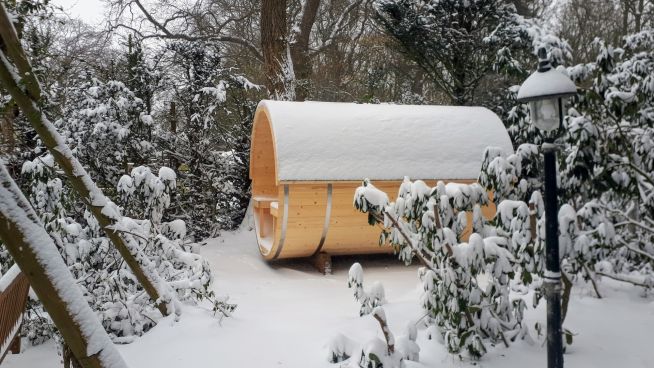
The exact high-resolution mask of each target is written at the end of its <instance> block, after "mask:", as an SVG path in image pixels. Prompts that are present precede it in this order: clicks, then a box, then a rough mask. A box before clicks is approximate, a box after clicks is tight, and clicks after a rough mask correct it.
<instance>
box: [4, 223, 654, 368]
mask: <svg viewBox="0 0 654 368" xmlns="http://www.w3.org/2000/svg"><path fill="white" fill-rule="evenodd" d="M202 253H203V255H204V256H206V257H207V258H208V259H209V261H210V263H211V265H212V267H213V271H214V276H215V285H214V288H215V290H216V292H217V294H228V295H229V296H230V301H231V302H234V303H237V304H238V308H237V310H236V312H235V313H234V316H233V317H232V318H226V319H224V320H223V321H222V323H219V321H218V320H217V319H216V318H214V317H212V315H211V312H210V311H209V310H207V309H203V308H198V307H191V306H187V307H185V309H184V312H183V315H182V317H181V319H180V320H179V321H178V322H175V321H174V320H173V318H172V317H170V318H167V319H165V320H163V321H161V322H160V323H159V325H158V326H156V327H155V328H154V330H153V331H151V332H149V333H147V334H146V335H145V336H143V337H141V338H139V339H137V340H136V341H135V342H134V343H132V344H129V345H121V346H118V348H119V351H120V352H121V353H122V354H123V356H124V358H125V360H126V361H127V363H128V365H129V366H130V367H133V368H134V367H142V368H146V367H159V368H167V367H170V368H173V367H175V368H179V367H234V368H236V367H248V368H249V367H253V368H254V367H257V368H258V367H264V368H267V367H297V368H306V367H330V368H335V367H338V366H339V365H338V364H330V363H328V362H327V360H326V357H327V344H328V342H329V340H330V339H331V338H332V337H333V336H335V335H337V334H338V333H343V334H344V335H346V336H348V337H349V338H351V339H353V340H355V341H358V342H361V343H365V342H366V341H367V340H369V339H370V338H371V337H373V336H379V337H382V335H381V332H380V330H379V326H378V324H377V322H376V321H375V320H373V318H372V317H370V316H366V317H359V316H358V311H359V306H358V305H357V303H356V302H355V301H354V298H353V297H352V292H351V290H350V289H348V288H347V285H346V280H347V271H348V269H349V267H350V265H351V264H352V263H353V262H360V263H361V264H362V265H363V269H364V277H365V280H364V284H367V285H368V286H369V285H370V284H371V283H372V282H374V281H381V282H382V283H383V284H384V287H385V290H386V299H387V300H388V302H389V303H388V304H387V305H386V306H385V310H386V315H387V317H388V320H389V324H390V327H391V329H392V330H393V331H394V332H395V334H396V336H397V335H401V334H402V333H403V331H404V327H405V326H406V324H407V323H408V322H409V321H411V320H415V319H417V318H420V317H421V315H422V313H421V311H420V308H419V306H418V303H417V298H418V296H419V294H420V289H419V284H418V279H417V267H416V266H411V267H405V266H403V265H402V264H400V263H399V262H398V261H397V260H395V259H394V258H393V257H392V256H375V257H371V256H367V257H341V258H336V259H335V260H334V265H333V270H334V274H333V275H329V276H322V275H320V274H318V273H317V272H316V271H315V270H314V269H313V268H312V266H310V265H309V264H308V263H307V262H306V261H284V262H279V263H274V264H267V263H266V262H265V261H263V260H262V259H261V257H260V255H259V253H258V250H257V245H256V240H255V236H254V233H253V232H251V231H239V232H235V233H225V234H223V236H221V237H220V238H217V239H212V240H209V241H208V243H207V245H206V246H204V247H203V248H202ZM609 281H610V280H607V281H604V282H603V283H602V284H601V292H602V294H603V297H604V298H603V299H602V300H599V299H596V298H595V297H593V296H592V290H591V289H590V288H589V287H586V286H585V285H576V286H575V288H574V289H573V298H572V301H571V305H570V310H569V313H568V320H567V322H566V326H565V327H567V328H569V329H571V330H572V331H573V332H575V333H577V335H576V336H575V340H574V344H573V345H572V347H570V348H569V349H568V353H567V354H566V355H565V362H566V366H568V367H580V368H583V367H589V368H590V367H593V368H603V367H607V368H608V367H611V368H613V367H616V366H617V367H625V368H626V367H629V368H636V367H653V366H654V349H652V348H651V341H652V339H653V338H654V298H652V297H642V296H641V293H640V291H639V290H637V289H635V288H632V287H630V286H626V285H622V284H617V283H613V282H609ZM529 304H530V303H529ZM526 320H527V322H528V323H529V326H531V327H533V325H534V323H535V322H536V321H541V322H542V323H543V324H544V321H545V313H544V303H542V304H541V305H540V306H539V308H538V309H536V310H533V309H530V310H528V311H527V317H526ZM532 330H533V329H532ZM418 343H419V344H420V346H421V348H422V351H421V352H420V363H412V362H409V363H408V364H407V367H469V366H476V367H489V368H490V367H502V368H511V367H544V366H546V356H545V350H546V349H545V346H544V345H543V339H542V338H539V339H538V341H537V342H536V344H534V345H529V344H527V343H526V342H523V341H519V342H517V343H514V344H513V345H512V346H511V347H510V348H509V349H507V348H505V347H504V346H497V347H494V348H492V349H491V351H490V352H489V353H488V354H487V355H486V356H484V358H483V359H482V360H481V361H479V362H471V361H468V360H463V361H462V360H460V359H459V358H458V357H455V356H451V355H448V354H447V353H446V351H445V349H444V348H443V347H442V345H440V343H438V342H436V341H433V340H427V339H426V336H425V332H424V331H421V332H420V333H419V338H418ZM24 346H25V345H24ZM58 360H59V357H58V356H57V353H56V348H55V346H54V344H53V343H52V342H50V343H46V344H44V345H41V346H37V347H29V346H27V347H24V352H23V353H21V354H19V355H9V356H7V358H6V359H5V362H4V364H3V366H5V367H9V368H18V367H20V368H41V367H44V368H45V367H56V366H59V362H58Z"/></svg>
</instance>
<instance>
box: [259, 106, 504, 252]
mask: <svg viewBox="0 0 654 368" xmlns="http://www.w3.org/2000/svg"><path fill="white" fill-rule="evenodd" d="M487 146H496V147H501V148H502V149H504V150H505V152H513V148H512V145H511V140H510V138H509V136H508V134H507V132H506V129H505V128H504V125H503V124H502V122H501V121H500V119H499V118H498V117H497V115H495V114H494V113H493V112H491V111H490V110H488V109H486V108H483V107H459V106H410V105H387V104H381V105H373V104H354V103H333V102H287V101H269V100H264V101H261V102H260V103H259V105H258V107H257V111H256V114H255V117H254V124H253V128H252V145H251V151H250V178H251V179H252V202H253V207H254V211H253V212H254V219H255V221H254V222H255V227H256V233H257V240H258V244H259V250H260V251H261V254H262V255H263V257H264V258H265V259H267V260H274V259H282V258H294V257H309V256H312V255H315V254H318V253H320V252H325V253H327V254H330V255H345V254H366V253H384V252H388V251H389V250H390V249H389V247H380V246H379V244H378V239H379V233H380V229H379V228H376V227H372V226H370V225H368V223H367V216H366V215H364V214H361V213H360V212H358V211H356V210H355V209H354V207H353V204H352V203H353V198H354V191H355V189H356V188H357V187H358V186H359V185H361V181H362V180H363V179H364V178H369V179H371V180H372V181H373V183H374V184H375V186H376V187H378V188H379V189H382V190H384V191H385V192H386V193H387V194H388V195H389V198H390V199H391V200H393V199H394V198H395V197H396V196H397V192H398V190H399V186H400V183H401V182H402V180H403V178H404V176H408V177H410V178H411V179H412V180H415V179H422V180H424V181H425V182H427V184H428V185H432V186H433V185H435V184H436V182H437V181H438V180H443V181H445V182H462V183H472V182H474V181H476V180H477V177H478V175H479V170H480V168H481V162H482V155H483V152H484V150H485V148H486V147H487ZM484 212H485V214H487V215H489V216H492V215H493V214H494V209H492V208H487V209H485V210H484ZM469 222H470V221H469Z"/></svg>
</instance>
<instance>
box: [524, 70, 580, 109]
mask: <svg viewBox="0 0 654 368" xmlns="http://www.w3.org/2000/svg"><path fill="white" fill-rule="evenodd" d="M562 71H563V69H562V68H560V69H550V70H548V71H546V72H542V73H541V72H535V73H533V74H532V75H530V76H529V78H527V80H525V81H524V83H522V85H521V86H520V90H519V91H518V100H519V101H529V100H534V99H539V98H540V97H539V96H552V95H568V96H570V95H574V94H576V93H577V86H575V84H574V83H573V82H572V81H571V80H570V78H568V76H567V75H566V74H564V73H563V72H562Z"/></svg>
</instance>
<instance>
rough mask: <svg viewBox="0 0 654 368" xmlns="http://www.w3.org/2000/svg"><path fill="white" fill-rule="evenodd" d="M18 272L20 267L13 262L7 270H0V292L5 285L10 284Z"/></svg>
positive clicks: (3, 289) (5, 287)
mask: <svg viewBox="0 0 654 368" xmlns="http://www.w3.org/2000/svg"><path fill="white" fill-rule="evenodd" d="M19 273H20V268H19V267H18V265H17V264H15V263H14V265H13V266H11V267H9V269H8V270H7V272H5V273H4V274H2V273H1V272H0V293H1V292H3V291H5V289H7V287H8V286H9V285H10V284H11V282H12V281H14V279H15V278H16V276H18V274H19Z"/></svg>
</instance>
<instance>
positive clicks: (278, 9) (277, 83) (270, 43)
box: [261, 0, 290, 97]
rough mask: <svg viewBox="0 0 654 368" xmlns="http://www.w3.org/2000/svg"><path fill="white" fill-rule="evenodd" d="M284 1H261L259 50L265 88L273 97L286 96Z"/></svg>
mask: <svg viewBox="0 0 654 368" xmlns="http://www.w3.org/2000/svg"><path fill="white" fill-rule="evenodd" d="M287 41H288V40H287V34H286V1H285V0H262V1H261V50H262V52H263V64H264V65H263V66H264V73H265V74H266V87H267V88H268V91H269V92H270V93H271V95H272V96H274V97H279V96H282V95H284V94H286V92H287V91H286V87H285V84H284V78H285V77H284V74H285V72H284V69H283V67H284V64H285V63H286V62H290V61H287V60H286V47H287Z"/></svg>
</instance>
